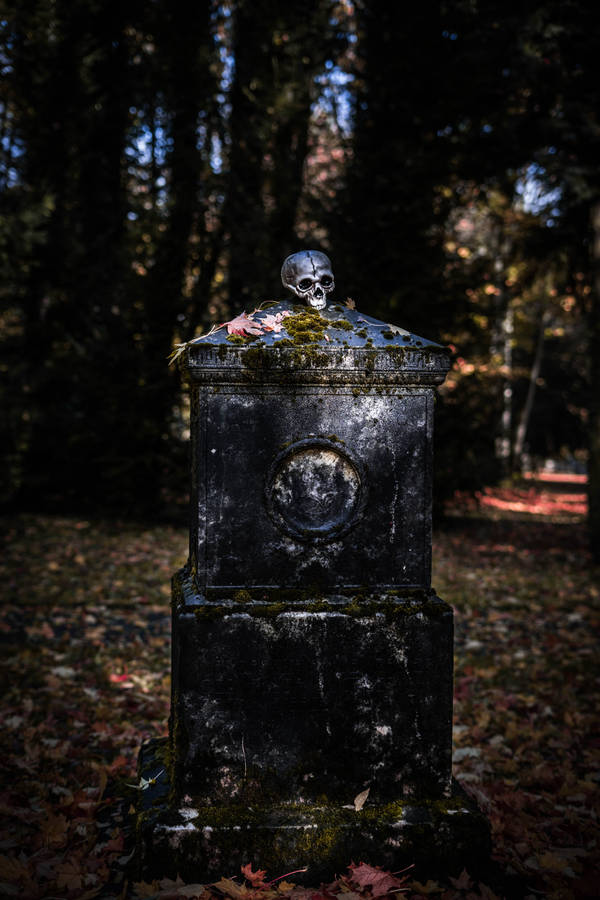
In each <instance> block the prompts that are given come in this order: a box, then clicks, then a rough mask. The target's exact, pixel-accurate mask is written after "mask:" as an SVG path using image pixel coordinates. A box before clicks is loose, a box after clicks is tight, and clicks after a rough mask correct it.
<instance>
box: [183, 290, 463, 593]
mask: <svg viewBox="0 0 600 900" xmlns="http://www.w3.org/2000/svg"><path fill="white" fill-rule="evenodd" d="M296 310H297V308H296V307H294V306H293V304H290V303H280V304H277V306H276V307H272V308H269V310H268V311H267V312H268V314H271V315H273V314H275V312H279V313H281V312H288V313H290V315H289V316H288V317H287V318H286V319H284V320H283V321H284V324H288V326H289V327H290V329H291V331H290V333H291V334H293V335H294V339H293V340H291V339H290V338H289V337H288V338H283V337H282V334H275V333H267V334H265V335H263V336H261V338H260V339H257V340H253V341H252V342H251V343H249V344H247V345H244V344H242V345H239V344H236V343H233V344H232V343H229V342H228V337H231V336H228V335H227V332H226V331H225V329H221V330H220V331H218V332H215V333H214V334H213V335H210V336H209V337H207V338H205V339H204V338H203V339H201V340H200V341H199V342H197V343H195V344H193V345H192V346H191V347H190V348H189V349H188V353H187V357H186V360H185V363H184V366H183V368H184V372H185V374H186V377H187V378H188V380H189V381H190V383H191V388H192V390H191V394H192V416H191V438H192V497H193V501H192V504H193V505H192V527H191V539H190V562H191V568H192V572H193V574H194V577H195V580H196V585H197V588H198V590H199V592H200V593H201V594H203V595H204V596H206V597H207V598H209V597H210V595H211V594H213V593H214V592H215V591H217V592H218V591H223V590H224V591H232V590H235V589H251V588H255V589H262V590H263V591H273V590H274V589H275V590H277V589H279V588H296V589H303V588H306V587H311V586H312V587H314V586H318V587H319V588H321V589H322V590H324V591H328V592H331V591H335V590H338V589H348V590H353V591H354V592H356V591H358V590H361V589H364V588H368V589H372V590H380V589H386V588H397V587H404V588H411V587H412V588H414V587H421V588H427V587H429V584H430V547H431V524H430V523H431V447H432V418H433V401H434V398H433V393H434V390H433V385H434V384H436V383H439V382H440V381H442V380H443V378H444V376H445V373H446V371H447V369H448V365H449V363H448V356H447V353H446V351H445V350H444V348H442V347H439V346H438V345H436V344H433V343H432V342H430V341H426V340H425V339H423V338H418V337H417V336H415V335H411V334H409V333H408V332H405V331H403V330H402V329H395V330H391V326H389V325H386V324H385V323H383V322H378V321H377V320H376V319H372V318H371V317H368V316H367V317H365V316H362V315H361V314H359V313H358V312H357V311H356V310H350V309H347V308H345V307H338V306H329V307H327V308H326V309H325V310H323V311H322V313H321V314H319V313H316V312H314V311H310V313H309V314H307V313H306V310H305V308H301V311H300V312H297V311H296ZM265 314H266V313H265ZM311 317H313V318H311ZM315 317H316V318H315ZM296 319H297V320H298V322H297V327H298V328H299V329H300V330H298V331H296V330H294V328H293V327H292V326H291V325H289V323H290V322H295V321H296ZM304 319H306V327H307V328H308V327H309V326H310V327H311V328H313V329H314V330H313V332H311V331H307V330H303V324H304ZM315 322H317V325H315V324H314V323H315ZM319 329H321V330H319ZM285 333H286V332H283V334H285ZM297 338H299V339H300V340H299V342H298V343H295V341H296V339H297ZM305 340H308V341H309V343H303V341H305Z"/></svg>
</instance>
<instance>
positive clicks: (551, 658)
mask: <svg viewBox="0 0 600 900" xmlns="http://www.w3.org/2000/svg"><path fill="white" fill-rule="evenodd" d="M584 513H585V484H584V483H583V478H582V477H577V476H544V477H538V478H534V477H531V478H530V479H529V480H526V481H523V482H522V483H521V484H520V485H518V486H515V487H511V488H507V487H505V488H497V489H489V490H486V491H485V492H483V494H482V495H481V496H480V497H479V498H478V499H477V501H476V502H474V501H467V500H466V499H464V498H463V499H460V498H459V499H457V502H456V504H455V505H454V508H453V509H452V510H451V514H450V516H449V517H448V518H447V520H445V522H444V523H443V526H442V527H440V529H439V530H438V531H437V534H436V537H435V541H434V579H433V583H434V585H435V587H436V589H437V591H438V593H439V594H440V596H441V597H443V598H444V599H445V600H447V601H449V602H450V603H451V604H452V605H453V606H454V608H455V611H456V678H455V731H454V741H455V744H454V746H455V752H454V767H455V774H456V776H457V777H458V779H459V781H460V782H461V783H462V785H463V786H464V787H465V789H466V790H467V791H468V792H469V793H470V794H471V795H472V796H473V797H474V798H475V799H476V800H477V802H478V803H479V805H480V806H481V808H482V809H483V810H484V811H485V813H486V814H487V815H488V817H489V819H490V821H491V825H492V830H493V843H494V851H493V852H494V858H495V860H496V861H497V863H498V868H499V869H500V870H501V871H502V872H504V873H508V874H509V875H510V874H513V875H514V876H515V883H518V884H520V885H521V890H522V895H524V896H526V897H529V898H531V900H533V898H537V897H549V898H555V900H563V898H564V900H568V898H577V897H597V896H599V895H600V871H599V865H598V863H599V860H600V845H599V829H598V822H597V811H598V810H600V733H599V730H598V715H597V703H598V687H599V681H600V677H599V670H598V654H597V644H596V642H597V636H598V624H599V620H600V610H599V606H600V604H599V581H598V577H597V576H598V575H599V574H600V572H599V571H598V569H597V568H596V569H594V567H592V566H591V564H590V560H589V556H588V553H587V549H586V544H585V526H584ZM4 524H5V529H6V533H7V542H6V548H5V551H4V553H3V556H2V559H1V561H0V577H1V579H2V584H3V586H4V590H5V594H6V600H7V602H5V604H4V606H3V608H2V613H1V615H0V641H1V646H2V655H1V659H0V667H1V669H0V670H1V671H2V676H3V682H4V701H3V708H2V720H1V721H2V729H1V738H0V741H1V747H0V767H1V770H2V782H1V787H0V812H1V815H2V822H3V827H2V831H1V832H0V894H2V895H3V896H7V897H20V898H21V897H24V898H36V900H41V898H47V900H50V898H56V900H59V898H65V900H75V898H81V900H83V898H95V897H98V898H108V897H122V898H126V897H127V898H131V897H146V898H151V897H160V898H163V900H166V898H170V897H182V896H187V897H196V896H201V894H202V891H203V889H202V887H200V886H197V885H196V886H191V887H190V886H185V885H183V883H181V882H180V881H179V882H163V883H154V884H144V883H135V882H133V881H132V879H131V878H130V876H129V875H128V866H127V861H128V858H129V856H130V853H131V850H132V844H131V824H130V817H129V809H130V806H131V804H132V802H133V801H134V799H135V795H136V774H135V773H136V757H137V754H138V751H139V748H140V745H141V743H142V741H144V740H146V739H148V738H150V737H155V736H160V735H163V734H165V733H166V724H167V717H168V712H169V681H170V647H169V628H170V622H169V594H170V586H169V585H170V578H171V575H172V573H173V572H174V571H175V570H176V569H177V568H179V567H180V566H181V565H182V564H183V562H184V557H185V554H186V543H187V537H186V532H185V529H184V528H173V527H163V526H160V527H159V526H154V527H149V526H147V525H143V526H140V525H136V524H132V523H115V522H98V521H88V520H84V519H77V518H59V517H48V516H33V515H27V516H19V517H11V518H10V519H7V520H5V523H4ZM127 785H133V786H130V787H127ZM350 862H351V861H350V860H348V863H350ZM355 862H359V861H355ZM235 874H236V873H231V872H224V873H223V876H224V880H223V881H222V882H221V883H220V885H219V886H218V887H212V888H210V889H209V888H207V889H206V891H205V900H208V897H209V895H210V894H212V895H213V896H215V897H224V896H225V897H230V898H232V900H242V898H243V900H255V898H256V900H259V898H263V900H273V898H275V897H278V898H283V897H289V896H291V897H293V898H294V900H303V898H305V900H331V898H332V897H334V896H336V895H337V894H339V893H345V894H347V897H346V900H358V897H362V898H370V897H378V896H384V895H385V894H388V893H393V892H395V891H398V890H401V889H407V893H406V896H408V897H410V898H417V897H434V898H442V900H452V898H468V900H476V898H482V900H485V898H487V900H493V898H494V897H499V896H503V895H504V896H507V897H508V896H509V895H510V890H508V891H506V892H503V891H502V890H501V889H500V892H499V893H498V888H497V886H494V887H493V888H492V887H490V886H489V885H485V884H480V883H474V882H472V881H471V879H470V877H469V875H468V874H467V873H463V874H462V875H461V876H460V877H459V878H456V879H454V881H449V882H448V883H446V884H443V885H442V884H439V883H438V882H436V881H435V880H433V879H427V878H422V880H421V882H415V881H413V880H411V876H410V873H408V874H405V875H402V876H396V877H395V878H391V880H390V879H387V880H386V879H385V878H383V877H381V875H382V873H375V874H373V872H372V871H371V872H369V871H368V867H361V866H356V867H354V868H353V869H352V870H349V872H348V873H347V875H346V878H345V879H343V878H340V879H338V881H337V882H335V883H334V884H333V885H330V886H329V888H328V889H325V888H323V887H321V888H318V887H317V886H315V888H314V889H304V888H303V889H300V888H298V887H296V888H295V889H294V888H293V887H292V885H291V884H289V883H288V882H287V881H284V882H278V884H271V883H269V881H268V880H267V878H266V877H265V876H263V875H261V873H258V874H255V873H252V872H250V871H247V872H246V874H247V875H248V876H249V878H246V880H244V878H243V877H241V874H240V873H237V876H238V877H237V880H235V881H232V880H230V879H231V876H233V875H235ZM283 874H284V873H280V872H273V873H269V875H268V878H271V879H272V878H276V877H277V876H279V875H283ZM225 876H227V878H225ZM244 885H245V886H244Z"/></svg>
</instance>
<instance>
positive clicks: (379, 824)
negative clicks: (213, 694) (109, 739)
mask: <svg viewBox="0 0 600 900" xmlns="http://www.w3.org/2000/svg"><path fill="white" fill-rule="evenodd" d="M164 757H165V751H164V747H162V748H161V746H160V743H159V742H150V743H149V744H146V745H145V746H144V748H143V750H142V754H141V757H140V772H139V774H140V777H143V778H146V779H148V778H152V777H154V776H155V775H156V774H157V773H158V772H160V771H161V769H162V768H163V760H164ZM168 792H169V783H168V778H167V774H166V772H163V774H162V775H160V776H159V778H158V781H157V784H156V785H154V786H153V787H151V788H150V789H149V790H147V791H145V792H143V795H142V797H141V803H142V806H143V808H144V809H143V811H141V812H140V813H139V815H138V847H139V850H138V864H139V867H140V868H139V871H140V873H141V874H142V875H143V876H144V877H145V878H153V877H164V876H168V877H171V878H174V877H175V876H176V875H177V874H179V875H181V877H182V878H183V879H184V880H189V881H192V882H197V881H198V879H199V878H201V879H203V881H204V882H205V883H206V882H210V881H211V880H217V879H219V878H220V877H222V875H223V873H226V874H234V873H239V870H240V866H241V865H245V864H246V863H248V862H250V863H252V865H253V867H254V868H255V869H256V868H259V867H260V868H263V869H266V870H267V871H268V872H269V874H270V875H272V876H275V875H277V874H283V873H284V872H288V871H290V870H294V869H299V868H303V867H304V866H307V867H308V868H307V871H306V872H305V873H304V874H303V875H295V876H294V879H293V880H294V881H295V882H299V883H304V884H309V885H315V886H316V885H318V884H319V883H320V882H328V881H331V879H332V878H334V877H335V876H336V875H337V874H340V873H343V872H345V870H346V867H347V866H348V864H349V863H350V862H351V861H352V860H355V861H358V860H361V861H364V862H367V863H369V864H371V865H379V866H383V867H384V868H386V869H389V870H391V871H398V870H399V869H402V868H404V867H405V866H408V865H413V864H414V865H415V870H414V873H413V874H414V875H415V877H423V878H424V879H425V880H426V879H427V878H432V877H435V876H436V875H437V874H442V875H446V874H448V873H450V874H458V873H459V872H460V871H461V870H462V869H463V868H464V867H465V866H468V867H469V871H470V872H471V873H472V874H473V873H474V872H476V871H477V868H478V866H480V865H482V864H485V861H486V860H487V858H488V857H489V852H490V829H489V825H488V823H487V821H486V820H485V818H484V817H483V816H482V815H481V813H480V812H479V811H478V810H477V808H476V807H475V805H474V804H473V802H472V801H470V800H469V798H468V797H467V796H466V795H465V794H464V792H463V791H461V789H460V788H459V787H458V786H457V785H456V784H455V783H454V784H453V785H452V791H451V794H450V796H449V797H448V798H445V799H441V800H430V799H415V800H408V801H404V802H399V801H396V802H391V803H386V804H376V803H372V802H371V799H370V797H369V799H368V800H367V803H366V804H365V806H364V807H363V809H362V810H360V811H358V812H357V811H356V810H355V809H354V808H353V807H352V805H351V804H349V805H348V806H345V805H341V804H335V803H324V802H321V803H304V804H297V803H281V802H279V803H277V804H273V803H261V802H260V800H256V801H255V803H254V804H253V805H252V806H247V805H243V804H238V805H232V806H228V807H218V806H217V807H215V806H203V805H202V804H201V803H200V802H199V801H198V798H196V797H195V796H194V795H188V799H187V800H186V802H183V801H182V800H180V801H179V802H178V803H174V804H173V805H169V803H168V802H167V801H166V800H165V796H166V795H167V794H168Z"/></svg>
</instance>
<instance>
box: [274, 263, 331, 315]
mask: <svg viewBox="0 0 600 900" xmlns="http://www.w3.org/2000/svg"><path fill="white" fill-rule="evenodd" d="M281 281H282V283H283V286H284V287H286V288H287V289H288V290H289V291H292V292H293V293H294V294H295V295H296V296H297V297H300V299H301V300H305V301H306V303H308V305H309V306H312V307H313V308H314V309H323V308H324V307H325V306H326V305H327V294H329V293H330V292H331V291H332V290H333V289H334V287H335V283H334V280H333V272H332V271H331V262H330V261H329V258H328V257H327V256H325V254H324V253H320V252H319V250H300V252H299V253H292V255H291V256H288V257H287V259H286V260H285V262H284V263H283V266H282V267H281Z"/></svg>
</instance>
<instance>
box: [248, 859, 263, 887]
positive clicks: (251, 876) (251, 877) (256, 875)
mask: <svg viewBox="0 0 600 900" xmlns="http://www.w3.org/2000/svg"><path fill="white" fill-rule="evenodd" d="M266 874H267V872H266V869H257V870H256V872H253V871H252V863H248V864H247V865H245V866H242V875H243V876H244V878H245V879H246V880H247V881H249V882H250V884H251V885H252V887H260V886H261V885H264V883H265V875H266Z"/></svg>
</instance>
